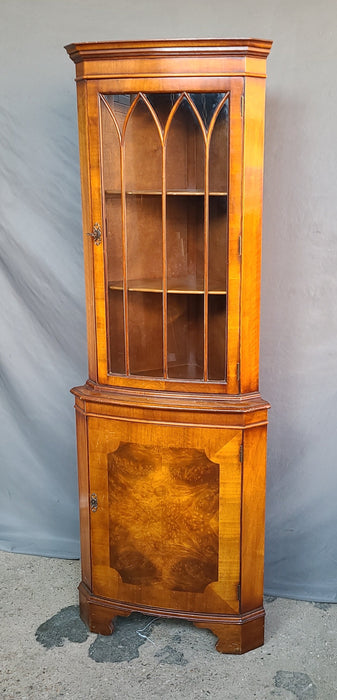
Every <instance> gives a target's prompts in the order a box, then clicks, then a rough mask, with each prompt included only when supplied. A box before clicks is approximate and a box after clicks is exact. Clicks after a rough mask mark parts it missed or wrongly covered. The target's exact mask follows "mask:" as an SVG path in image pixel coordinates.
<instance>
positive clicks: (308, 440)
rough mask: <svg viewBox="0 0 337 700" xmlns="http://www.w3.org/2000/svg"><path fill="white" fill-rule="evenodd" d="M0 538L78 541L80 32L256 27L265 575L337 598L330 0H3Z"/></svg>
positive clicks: (58, 547)
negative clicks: (261, 68) (262, 142)
mask: <svg viewBox="0 0 337 700" xmlns="http://www.w3.org/2000/svg"><path fill="white" fill-rule="evenodd" d="M0 22H1V43H0V61H1V62H0V65H1V78H0V80H1V85H0V111H1V121H0V147H1V152H0V187H1V190H0V196H1V199H0V201H1V216H0V226H1V246H0V256H1V278H0V299H1V315H2V319H1V335H0V359H1V406H0V411H1V415H0V426H1V428H0V429H1V462H0V478H1V492H0V526H1V534H0V547H2V548H3V549H6V550H12V551H17V552H30V553H36V554H45V555H49V556H60V557H76V556H78V554H79V540H78V537H79V531H78V515H77V474H76V452H75V423H74V415H73V400H72V397H71V396H70V394H69V388H70V387H71V386H74V385H76V384H82V383H84V381H85V380H86V377H87V358H86V332H85V310H84V282H83V266H82V240H81V205H80V183H79V165H78V145H77V123H76V119H77V117H76V97H75V84H74V80H73V79H74V66H73V64H72V63H71V61H70V60H69V58H68V57H67V56H66V53H65V51H64V50H63V46H64V44H67V43H70V42H72V41H94V40H112V39H142V38H149V39H151V38H154V39H155V38H169V37H172V38H174V37H178V38H179V37H202V36H209V37H212V36H214V37H216V36H222V37H226V36H228V37H230V36H253V37H254V36H257V37H262V38H267V39H273V40H274V46H273V49H272V52H271V55H270V58H269V63H268V82H267V105H266V148H265V153H266V159H265V199H264V242H263V277H262V308H261V311H262V324H261V393H262V395H263V396H264V397H265V398H267V399H268V400H270V401H271V403H272V411H271V413H270V430H269V450H268V488H267V512H266V569H265V572H266V573H265V589H266V591H267V592H269V593H274V594H280V595H285V596H292V597H299V598H308V599H311V598H312V599H316V600H322V601H334V600H336V578H337V576H336V574H337V538H336V525H337V512H336V486H337V469H336V466H337V465H336V461H337V460H336V453H337V449H336V443H337V438H336V427H335V423H336V405H337V397H336V394H337V384H336V377H337V236H336V221H337V211H336V202H337V192H336V186H337V184H336V183H337V138H336V110H337V93H336V65H337V36H336V27H337V4H336V2H335V0H325V2H323V3H319V2H316V1H314V0H297V1H296V2H294V0H283V2H280V0H254V2H251V0H240V1H238V0H208V2H204V1H201V0H184V2H182V0H170V2H169V3H167V2H162V1H161V0H142V1H140V0H124V2H122V3H121V2H116V0H110V2H109V1H108V0H95V2H90V1H89V0H57V1H56V0H54V1H52V0H2V2H1V5H0Z"/></svg>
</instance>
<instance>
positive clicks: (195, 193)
mask: <svg viewBox="0 0 337 700" xmlns="http://www.w3.org/2000/svg"><path fill="white" fill-rule="evenodd" d="M166 194H167V195H168V196H170V197H173V196H175V197H204V196H205V191H204V190H167V192H166ZM208 194H209V196H210V197H227V194H228V192H209V193H208ZM121 195H122V193H121V192H120V191H118V190H116V191H115V190H105V196H106V197H117V196H119V197H121ZM126 195H127V196H130V197H137V196H138V197H142V196H148V197H154V196H155V197H161V195H162V192H161V190H128V191H127V192H126Z"/></svg>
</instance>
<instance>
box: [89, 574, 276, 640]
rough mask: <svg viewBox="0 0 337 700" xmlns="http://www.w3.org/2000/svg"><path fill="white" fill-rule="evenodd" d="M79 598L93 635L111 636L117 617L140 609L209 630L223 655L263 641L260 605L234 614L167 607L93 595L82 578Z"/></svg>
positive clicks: (140, 610) (142, 611) (146, 612)
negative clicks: (245, 611)
mask: <svg viewBox="0 0 337 700" xmlns="http://www.w3.org/2000/svg"><path fill="white" fill-rule="evenodd" d="M79 599H80V615H81V619H82V620H83V622H84V623H85V624H86V625H87V627H88V628H89V629H90V631H91V632H95V633H96V634H102V635H110V634H112V633H113V631H114V620H115V618H116V617H118V616H122V617H128V616H129V615H131V614H132V613H133V612H140V613H143V614H144V615H153V616H155V617H167V618H171V619H181V620H187V621H188V622H192V623H193V624H194V625H195V626H196V627H200V628H205V629H209V630H211V632H213V634H214V635H215V636H216V637H217V638H218V641H217V643H216V649H217V651H219V652H220V653H223V654H244V653H245V652H247V651H251V650H252V649H256V648H257V647H259V646H262V645H263V642H264V618H265V611H264V608H263V607H261V608H258V609H256V610H252V611H250V612H247V613H243V614H237V615H236V614H232V615H220V614H211V613H191V612H184V611H178V610H167V609H165V608H156V607H150V606H147V605H138V604H130V603H123V602H121V601H117V600H111V599H109V598H103V597H100V596H96V595H94V594H92V593H91V592H90V590H89V589H88V588H87V586H86V585H85V584H84V583H83V581H82V582H81V583H80V585H79Z"/></svg>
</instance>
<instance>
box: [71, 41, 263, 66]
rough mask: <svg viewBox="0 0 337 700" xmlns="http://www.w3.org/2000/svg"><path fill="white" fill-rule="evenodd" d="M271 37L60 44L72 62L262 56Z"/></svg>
mask: <svg viewBox="0 0 337 700" xmlns="http://www.w3.org/2000/svg"><path fill="white" fill-rule="evenodd" d="M272 43H273V42H272V41H268V40H265V39H171V40H167V39H165V40H158V41H153V40H152V41H97V42H90V43H88V42H86V43H78V44H75V43H74V44H68V45H67V46H65V47H64V48H65V49H66V51H67V53H68V54H69V56H70V58H71V59H72V61H74V63H81V62H82V61H98V60H99V61H102V60H111V59H113V60H117V59H124V58H129V57H130V58H131V57H132V58H136V57H137V56H138V57H140V56H141V57H147V58H151V57H152V58H159V57H179V56H181V57H186V56H195V55H198V56H200V55H204V56H217V57H218V58H219V57H221V56H224V57H225V56H226V57H229V56H230V57H239V56H249V57H254V58H263V59H266V58H267V56H268V54H269V52H270V49H271V46H272Z"/></svg>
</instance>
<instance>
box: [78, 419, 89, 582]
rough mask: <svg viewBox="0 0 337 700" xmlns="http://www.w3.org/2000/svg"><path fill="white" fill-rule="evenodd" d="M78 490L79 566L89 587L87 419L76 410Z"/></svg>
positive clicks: (83, 579)
mask: <svg viewBox="0 0 337 700" xmlns="http://www.w3.org/2000/svg"><path fill="white" fill-rule="evenodd" d="M76 433H77V463H78V490H79V505H80V530H81V568H82V581H83V582H84V583H85V584H86V585H87V586H88V588H89V589H91V547H90V511H89V463H88V439H87V419H86V417H85V416H84V414H82V413H80V411H78V410H76Z"/></svg>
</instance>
